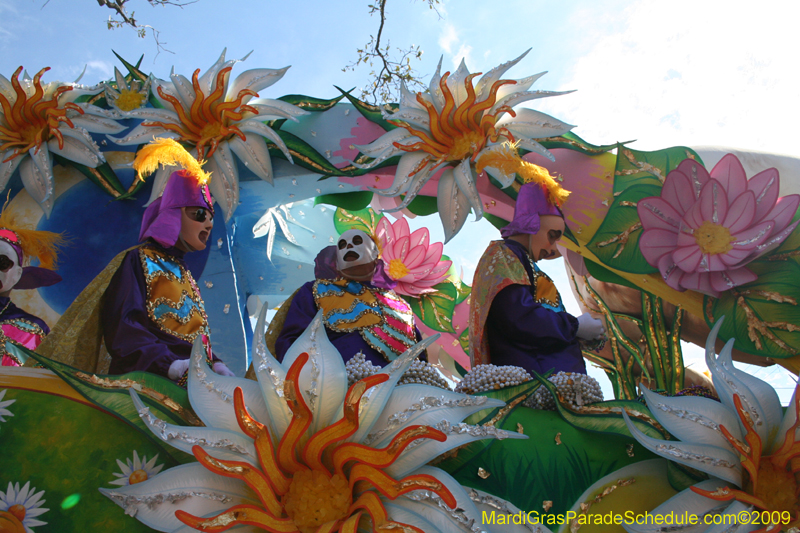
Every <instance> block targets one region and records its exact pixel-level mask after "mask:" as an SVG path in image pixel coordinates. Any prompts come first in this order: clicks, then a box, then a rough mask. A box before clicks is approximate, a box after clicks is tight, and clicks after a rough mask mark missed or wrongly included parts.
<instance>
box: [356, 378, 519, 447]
mask: <svg viewBox="0 0 800 533" xmlns="http://www.w3.org/2000/svg"><path fill="white" fill-rule="evenodd" d="M503 405H505V403H504V402H502V401H501V400H495V399H492V398H487V397H486V396H467V395H466V394H461V393H458V392H452V391H444V390H442V389H440V388H438V387H432V386H430V385H401V386H399V387H396V388H395V389H394V391H393V392H392V394H391V396H390V397H389V401H388V402H387V403H386V406H385V407H384V408H383V412H382V413H381V414H380V416H379V417H378V418H377V420H376V421H375V425H374V426H373V428H372V432H371V433H370V434H369V435H368V436H367V437H366V438H365V439H364V444H366V445H369V446H371V447H373V448H383V447H385V446H387V445H388V444H389V442H390V441H391V440H392V439H393V438H394V437H395V436H396V435H397V434H398V433H399V432H400V431H401V430H402V429H403V428H405V427H408V426H411V425H422V426H426V425H433V424H435V423H437V422H439V421H441V420H448V421H449V422H451V423H453V424H457V423H459V422H461V421H462V420H463V419H465V418H466V417H468V416H469V415H471V414H473V413H477V412H478V411H481V410H483V409H492V408H495V407H502V406H503Z"/></svg>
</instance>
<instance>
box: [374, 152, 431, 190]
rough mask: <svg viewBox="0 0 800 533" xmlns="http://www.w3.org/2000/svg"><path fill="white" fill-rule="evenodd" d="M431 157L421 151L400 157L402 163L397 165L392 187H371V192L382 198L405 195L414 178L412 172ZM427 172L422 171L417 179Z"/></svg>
mask: <svg viewBox="0 0 800 533" xmlns="http://www.w3.org/2000/svg"><path fill="white" fill-rule="evenodd" d="M428 157H429V156H428V154H427V153H425V152H422V151H419V152H409V153H407V154H405V155H403V156H401V157H400V162H399V163H398V164H397V171H396V172H395V174H394V180H393V181H392V185H391V186H390V187H388V188H386V189H378V188H377V187H369V190H371V191H373V192H375V193H378V194H380V195H381V196H397V195H398V194H403V193H405V192H406V191H407V190H408V188H409V187H410V186H411V183H412V182H413V180H414V178H413V177H411V176H410V174H411V173H412V172H414V171H415V170H416V169H417V167H419V165H420V163H421V162H422V161H424V160H425V159H427V158H428ZM424 172H425V170H424V169H423V170H420V171H419V172H417V174H415V177H416V176H417V175H419V174H422V173H424Z"/></svg>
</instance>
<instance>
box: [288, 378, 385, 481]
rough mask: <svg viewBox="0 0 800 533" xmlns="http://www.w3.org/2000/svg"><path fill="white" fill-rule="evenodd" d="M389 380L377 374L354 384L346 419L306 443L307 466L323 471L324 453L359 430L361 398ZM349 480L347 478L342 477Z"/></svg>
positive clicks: (347, 399) (350, 392)
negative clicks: (326, 449)
mask: <svg viewBox="0 0 800 533" xmlns="http://www.w3.org/2000/svg"><path fill="white" fill-rule="evenodd" d="M388 379H389V376H388V375H386V374H382V373H381V374H375V375H372V376H368V377H366V378H364V379H362V380H360V381H357V382H355V383H353V384H352V385H351V386H350V388H349V389H348V390H347V395H346V396H345V398H344V418H342V419H341V420H339V421H337V422H336V423H334V424H331V425H330V426H328V427H326V428H325V429H323V430H321V431H319V432H317V434H316V435H314V436H313V437H311V439H310V440H309V441H308V442H307V443H306V445H305V447H304V449H303V459H304V460H305V463H306V466H308V467H309V468H311V469H312V470H323V469H325V467H324V466H323V465H322V452H323V451H324V450H325V448H327V447H328V446H329V445H331V444H333V443H334V442H339V441H341V440H343V439H346V438H347V437H349V436H350V435H352V434H353V433H355V432H356V430H358V409H359V405H360V403H361V397H362V396H364V393H365V392H367V390H368V389H370V388H372V387H374V386H375V385H378V384H380V383H383V382H385V381H386V380H388ZM342 477H344V478H345V479H347V477H346V476H342Z"/></svg>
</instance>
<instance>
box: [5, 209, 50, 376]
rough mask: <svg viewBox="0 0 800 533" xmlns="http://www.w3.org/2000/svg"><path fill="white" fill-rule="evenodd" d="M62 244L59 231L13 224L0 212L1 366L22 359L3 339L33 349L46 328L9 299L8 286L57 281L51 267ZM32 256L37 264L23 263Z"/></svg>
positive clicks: (35, 285)
mask: <svg viewBox="0 0 800 533" xmlns="http://www.w3.org/2000/svg"><path fill="white" fill-rule="evenodd" d="M63 244H64V239H63V237H62V235H61V234H60V233H53V232H51V231H37V230H31V229H26V228H23V227H20V226H18V225H17V223H16V222H15V220H14V217H13V215H12V214H11V212H10V211H9V210H7V209H4V210H3V213H2V214H0V328H1V329H2V335H0V355H2V357H0V359H1V360H2V366H22V365H23V364H24V363H25V360H22V359H21V355H20V354H19V352H17V353H16V354H15V353H11V352H9V351H8V350H7V349H6V342H7V341H11V342H13V343H15V344H18V345H20V346H24V347H25V348H28V349H29V350H34V349H36V347H37V346H39V344H41V342H42V339H43V338H44V336H45V335H47V334H48V333H50V328H49V327H48V326H47V324H46V323H45V322H44V320H42V319H41V318H39V317H38V316H34V315H32V314H30V313H28V312H26V311H24V310H22V309H20V308H19V307H17V306H16V305H14V303H13V302H12V301H11V291H12V289H38V288H39V287H48V286H50V285H54V284H55V283H58V282H59V281H61V276H59V275H58V274H56V273H55V272H54V271H53V269H54V268H55V265H56V262H57V258H58V247H59V246H61V245H63ZM32 258H34V259H37V260H38V261H39V266H30V265H28V266H23V265H25V264H26V263H29V262H30V260H31V259H32Z"/></svg>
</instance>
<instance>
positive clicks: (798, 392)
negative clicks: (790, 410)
mask: <svg viewBox="0 0 800 533" xmlns="http://www.w3.org/2000/svg"><path fill="white" fill-rule="evenodd" d="M794 410H795V423H794V425H793V426H792V427H790V428H789V429H788V430H787V431H786V436H785V437H784V439H783V444H781V447H780V448H779V449H778V451H776V452H775V453H774V454H772V459H771V460H772V464H774V465H775V466H777V467H778V468H786V464H787V463H788V462H789V461H790V460H792V459H794V458H797V457H798V456H800V441H797V440H795V433H796V432H797V428H798V427H800V385H798V386H797V388H796V389H795V393H794ZM793 464H794V463H793ZM792 471H793V472H794V471H795V469H794V468H793V469H792Z"/></svg>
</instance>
